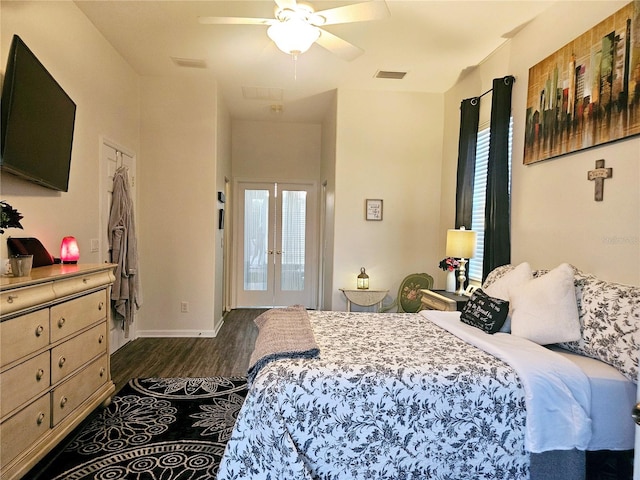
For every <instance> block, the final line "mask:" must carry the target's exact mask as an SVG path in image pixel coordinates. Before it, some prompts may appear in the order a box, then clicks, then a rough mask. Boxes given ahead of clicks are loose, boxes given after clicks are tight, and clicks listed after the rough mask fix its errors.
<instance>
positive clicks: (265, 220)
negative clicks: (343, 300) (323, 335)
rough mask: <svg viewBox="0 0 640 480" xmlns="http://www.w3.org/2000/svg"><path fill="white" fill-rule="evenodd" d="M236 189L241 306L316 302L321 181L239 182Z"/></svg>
mask: <svg viewBox="0 0 640 480" xmlns="http://www.w3.org/2000/svg"><path fill="white" fill-rule="evenodd" d="M236 192H237V197H236V205H237V206H238V208H237V209H236V212H237V218H236V221H235V222H234V225H235V227H236V232H237V234H236V235H235V238H236V239H237V241H236V242H234V245H235V246H234V248H235V252H234V257H235V258H236V265H235V269H234V271H235V279H236V280H235V297H236V302H235V303H236V306H238V307H271V306H284V305H294V304H300V305H304V306H306V307H307V308H316V305H315V302H316V301H315V299H316V288H317V287H316V283H317V282H316V263H317V253H316V252H317V245H316V243H317V240H316V238H315V237H316V226H315V223H316V216H317V215H316V198H315V197H316V187H315V185H314V184H311V183H308V184H307V183H280V182H277V183H275V182H274V183H265V182H238V184H237V189H236Z"/></svg>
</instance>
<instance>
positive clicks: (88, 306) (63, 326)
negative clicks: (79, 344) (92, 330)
mask: <svg viewBox="0 0 640 480" xmlns="http://www.w3.org/2000/svg"><path fill="white" fill-rule="evenodd" d="M106 302H107V294H106V290H101V291H99V292H95V293H91V294H89V295H85V296H84V297H80V298H76V299H74V300H69V301H68V302H64V303H60V304H59V305H54V306H53V307H51V342H56V341H58V340H61V339H63V338H65V337H67V336H69V335H72V334H74V333H75V332H77V331H78V330H81V329H82V328H84V327H87V326H89V325H91V324H92V323H96V322H97V321H99V320H102V319H103V318H106V315H107V303H106Z"/></svg>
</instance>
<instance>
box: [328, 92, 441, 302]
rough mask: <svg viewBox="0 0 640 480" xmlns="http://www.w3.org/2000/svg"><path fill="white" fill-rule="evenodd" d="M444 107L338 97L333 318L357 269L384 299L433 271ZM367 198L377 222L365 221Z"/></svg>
mask: <svg viewBox="0 0 640 480" xmlns="http://www.w3.org/2000/svg"><path fill="white" fill-rule="evenodd" d="M443 107H444V105H443V96H442V95H437V94H427V93H393V92H363V91H353V90H341V89H339V90H338V102H337V134H336V136H337V137H336V138H337V139H336V167H335V182H336V185H335V226H334V228H335V237H334V241H335V244H334V258H333V292H332V295H333V297H332V298H333V300H332V305H331V307H332V309H333V310H344V309H345V308H346V300H345V298H344V296H343V294H342V293H341V292H340V291H338V289H339V288H343V287H345V288H354V287H355V282H356V276H357V275H358V273H359V272H360V267H363V266H364V267H365V268H366V269H367V273H368V274H369V276H370V282H371V283H370V287H371V288H385V289H386V288H388V289H389V290H390V292H389V296H390V298H395V297H396V295H397V289H398V286H399V284H400V282H401V281H402V279H403V278H404V277H405V276H407V275H409V274H410V273H418V272H426V273H432V272H435V271H436V270H437V266H438V262H439V260H440V259H441V258H442V257H443V252H442V251H441V250H440V249H439V248H438V238H439V237H440V234H441V227H440V223H441V222H440V199H441V198H442V195H441V188H440V178H441V159H442V135H443V123H442V117H443V114H444V109H443ZM367 198H372V199H382V200H383V202H384V203H383V220H382V221H366V220H365V216H364V208H365V200H366V199H367ZM388 300H389V299H388Z"/></svg>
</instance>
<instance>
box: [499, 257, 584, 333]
mask: <svg viewBox="0 0 640 480" xmlns="http://www.w3.org/2000/svg"><path fill="white" fill-rule="evenodd" d="M573 277H574V271H573V268H572V267H571V266H570V265H569V264H567V263H563V264H561V265H558V266H557V267H556V268H554V269H553V270H551V271H550V272H549V273H547V274H545V275H543V276H541V277H538V278H534V279H533V280H531V281H530V282H528V283H527V284H525V285H522V286H521V287H520V288H519V289H517V290H512V291H510V307H511V308H512V312H513V313H512V316H511V333H512V334H513V335H517V336H519V337H524V338H527V339H529V340H531V341H532V342H535V343H538V344H540V345H548V344H550V343H558V342H571V341H575V340H579V339H580V320H579V318H578V301H577V299H576V290H575V286H574V283H573Z"/></svg>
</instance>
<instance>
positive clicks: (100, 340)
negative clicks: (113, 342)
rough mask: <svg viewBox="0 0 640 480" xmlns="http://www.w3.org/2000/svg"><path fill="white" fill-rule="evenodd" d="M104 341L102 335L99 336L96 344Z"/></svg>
mask: <svg viewBox="0 0 640 480" xmlns="http://www.w3.org/2000/svg"><path fill="white" fill-rule="evenodd" d="M103 341H104V335H100V336H99V337H98V343H102V342H103Z"/></svg>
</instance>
